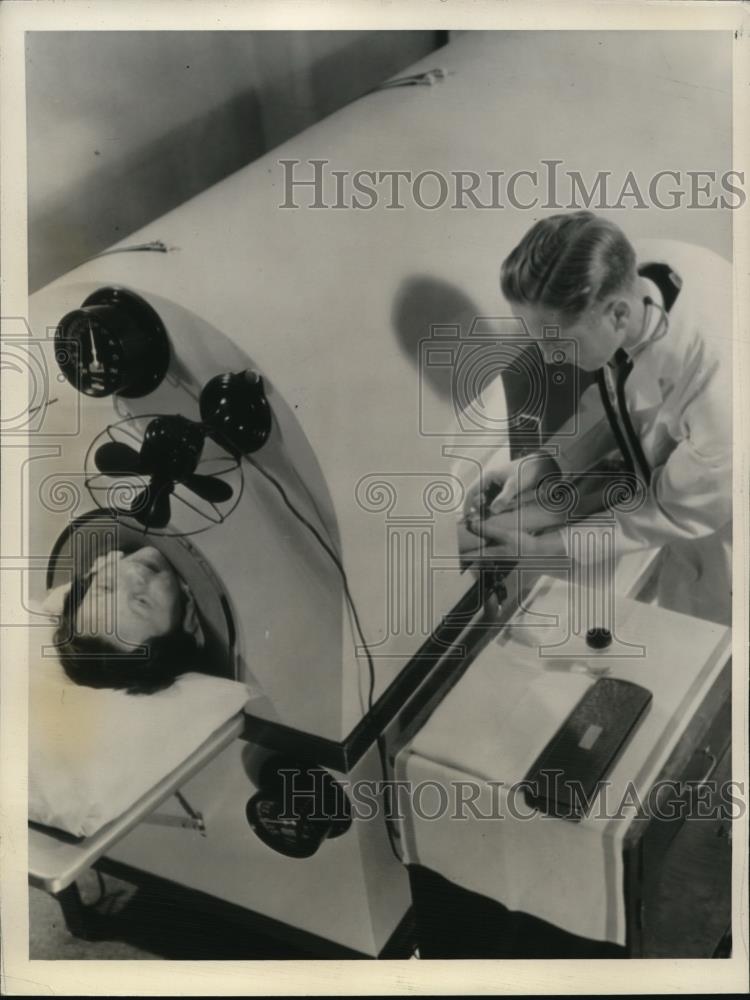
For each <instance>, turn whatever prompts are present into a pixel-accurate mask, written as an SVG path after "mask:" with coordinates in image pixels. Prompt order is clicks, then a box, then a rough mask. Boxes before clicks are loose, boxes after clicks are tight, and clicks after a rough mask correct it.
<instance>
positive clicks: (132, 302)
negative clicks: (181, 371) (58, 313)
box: [55, 288, 170, 397]
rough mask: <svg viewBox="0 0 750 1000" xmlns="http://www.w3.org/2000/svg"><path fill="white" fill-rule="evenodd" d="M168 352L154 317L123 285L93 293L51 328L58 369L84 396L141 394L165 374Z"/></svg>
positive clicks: (162, 331) (162, 328) (143, 302)
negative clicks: (55, 326) (54, 329)
mask: <svg viewBox="0 0 750 1000" xmlns="http://www.w3.org/2000/svg"><path fill="white" fill-rule="evenodd" d="M169 356H170V352H169V341H168V338H167V333H166V330H165V329H164V326H163V324H162V322H161V320H160V319H159V317H158V315H157V314H156V313H155V312H154V310H153V309H152V308H151V306H149V305H148V303H147V302H145V301H144V300H143V299H141V298H140V297H139V296H137V295H134V294H133V293H132V292H128V291H125V290H124V289H119V288H102V289H99V290H98V291H97V292H94V293H93V295H90V296H89V297H88V298H87V299H86V301H85V302H84V303H83V305H82V306H81V308H80V309H74V310H73V312H70V313H68V314H67V315H66V316H63V318H62V319H61V320H60V323H59V325H58V328H57V330H56V331H55V357H56V360H57V363H58V365H59V367H60V371H61V372H62V373H63V375H64V376H65V378H66V379H67V380H68V382H70V384H71V385H73V386H75V388H76V389H78V391H79V392H82V393H83V394H84V395H86V396H95V397H100V396H111V395H112V394H114V393H116V394H118V395H121V396H130V397H136V396H145V395H146V394H147V393H149V392H153V390H154V389H156V388H157V386H158V385H159V384H160V383H161V381H162V379H163V378H164V376H165V375H166V372H167V368H168V367H169Z"/></svg>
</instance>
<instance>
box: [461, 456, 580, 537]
mask: <svg viewBox="0 0 750 1000" xmlns="http://www.w3.org/2000/svg"><path fill="white" fill-rule="evenodd" d="M559 472H560V468H559V466H558V464H557V462H556V461H555V460H554V458H552V457H551V456H550V455H547V454H545V453H543V452H540V453H539V454H535V455H526V456H524V457H523V458H516V459H512V460H511V459H508V460H505V461H503V462H501V463H500V464H498V465H493V464H492V463H490V464H489V465H487V466H486V467H485V468H484V469H483V471H482V475H481V477H480V479H479V482H477V483H475V485H474V486H472V487H471V489H470V490H468V492H467V494H466V501H465V503H464V517H465V518H466V519H467V521H468V520H469V519H470V518H471V517H475V516H477V515H481V514H484V513H487V511H485V510H484V506H483V498H484V497H485V495H486V494H487V492H488V490H491V489H492V487H495V490H493V492H495V493H496V495H495V499H494V500H493V501H492V503H491V504H490V505H489V510H490V511H491V512H498V511H503V510H507V509H508V508H510V507H514V506H516V505H517V504H518V502H519V499H520V498H521V497H522V496H523V495H525V494H526V495H528V494H533V492H534V491H535V490H536V488H537V486H538V485H539V483H540V482H541V481H542V479H544V477H545V476H548V475H553V474H554V473H559ZM498 490H499V492H496V491H498Z"/></svg>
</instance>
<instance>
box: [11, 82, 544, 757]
mask: <svg viewBox="0 0 750 1000" xmlns="http://www.w3.org/2000/svg"><path fill="white" fill-rule="evenodd" d="M472 73H474V70H473V69H472V68H471V67H470V66H469V65H467V66H466V67H465V70H464V79H463V80H458V79H457V80H451V79H450V78H449V79H448V80H447V81H446V83H445V84H444V89H443V91H442V92H441V93H440V96H439V94H438V89H437V88H435V89H434V93H433V90H432V89H429V90H428V89H427V88H425V90H428V92H426V93H420V94H417V95H413V94H410V95H409V100H408V101H406V100H404V95H403V94H394V93H379V94H377V93H376V94H372V95H370V96H369V97H365V98H363V99H362V100H361V101H359V102H358V103H357V105H356V106H355V108H350V109H345V110H344V111H342V112H340V113H338V114H336V115H333V116H332V117H331V118H329V119H327V120H326V121H324V122H322V123H320V124H319V125H318V126H317V127H316V128H315V129H313V130H310V131H308V132H306V133H303V134H302V135H300V136H298V137H296V139H294V140H292V141H291V142H290V143H287V144H285V145H284V146H283V147H280V149H278V150H275V151H274V152H273V153H272V154H269V155H267V156H265V157H263V158H262V159H260V160H258V161H256V162H255V163H253V164H252V165H250V166H248V167H247V168H245V169H243V170H241V171H240V172H238V173H236V174H234V175H232V176H231V177H229V178H227V179H226V180H225V181H223V182H221V183H219V184H217V185H216V186H215V187H213V188H211V189H210V190H208V191H206V192H204V193H203V194H201V195H200V196H198V197H196V198H194V199H193V200H191V201H189V202H187V203H186V204H184V205H182V206H181V207H180V208H178V209H176V210H174V211H172V212H171V213H169V214H168V215H166V216H164V217H162V218H161V219H159V220H157V221H155V222H153V223H151V224H150V225H148V226H147V227H145V228H144V229H143V230H141V231H140V232H138V233H135V234H133V235H132V236H130V237H129V238H128V239H127V240H125V241H123V244H122V246H123V248H124V247H127V246H132V245H135V244H141V243H144V242H147V241H152V240H160V241H162V242H163V243H164V244H165V245H166V246H167V247H169V248H170V249H169V250H168V251H167V252H166V253H155V252H127V253H110V254H108V255H105V256H102V257H100V258H98V259H95V260H93V261H91V262H89V263H87V264H85V265H83V266H81V267H79V268H77V269H76V270H74V271H72V272H71V273H70V274H68V275H66V276H65V277H64V278H62V279H60V280H58V281H56V282H54V283H53V284H51V285H49V286H47V287H46V288H45V289H43V290H41V291H40V292H38V293H36V294H35V295H33V296H32V298H31V302H30V323H31V327H32V330H33V335H34V337H35V338H38V339H41V340H45V341H46V342H47V350H49V337H50V336H51V331H52V330H53V329H54V327H55V326H56V325H57V323H58V322H59V320H60V318H61V317H62V316H63V315H64V314H65V313H66V312H68V311H69V310H71V309H75V308H77V307H78V306H80V304H81V303H82V301H83V300H84V298H85V297H86V296H87V295H88V294H89V293H90V292H91V291H93V290H94V289H96V288H98V287H101V286H105V285H116V286H122V287H125V288H128V289H131V290H133V291H135V292H137V293H138V294H140V295H141V296H143V297H144V298H145V299H146V300H147V301H148V302H149V303H150V304H151V305H152V306H153V307H154V308H155V309H156V311H157V312H158V313H159V315H160V317H161V319H162V321H163V322H164V324H165V326H166V328H167V331H168V334H169V338H170V342H171V347H172V363H171V366H170V370H169V373H168V375H167V378H166V379H165V381H164V382H163V383H162V385H161V386H160V387H159V388H158V389H157V390H156V392H154V393H151V394H150V395H148V396H145V397H143V398H141V399H136V400H129V401H125V400H122V399H119V400H118V401H117V404H116V408H115V407H114V406H113V403H112V401H111V400H108V399H104V400H91V399H88V398H83V397H76V393H75V391H74V390H72V389H71V388H70V387H69V386H68V385H67V384H62V383H60V384H57V383H55V389H54V394H55V395H56V396H57V398H58V402H57V403H56V404H55V406H52V407H50V408H49V410H48V416H47V418H46V421H45V426H44V434H43V435H42V436H40V437H39V441H50V442H51V441H54V442H55V443H56V444H59V445H60V446H61V455H60V457H59V459H50V458H45V459H44V460H43V461H40V462H39V463H32V465H33V466H35V472H34V474H35V475H39V476H44V475H49V473H50V471H51V470H52V466H54V467H55V468H56V469H58V470H59V471H61V472H62V473H69V474H74V475H76V476H79V475H80V473H81V471H82V467H83V456H84V455H85V452H86V449H87V448H88V446H89V444H90V443H91V440H92V439H93V438H94V437H95V435H96V434H97V433H98V432H99V431H100V430H101V429H102V428H103V427H104V426H106V424H107V423H111V422H112V420H113V417H114V416H115V414H116V413H119V414H120V415H124V413H125V412H134V413H135V412H139V413H172V412H179V413H182V414H184V415H185V416H189V417H197V396H198V393H199V390H200V387H201V386H202V385H203V384H205V382H206V381H207V380H208V379H209V378H210V377H211V376H213V375H215V374H217V373H218V372H222V371H235V370H241V369H243V368H246V367H253V368H255V369H257V370H258V371H259V372H260V373H261V374H262V375H263V377H264V380H265V382H266V386H267V389H268V396H269V401H270V403H271V406H272V409H273V412H274V430H273V433H272V438H271V440H270V441H269V442H268V444H267V446H266V447H265V448H263V449H262V450H261V451H259V452H258V453H256V455H255V458H256V460H257V461H258V462H261V463H264V464H265V465H267V467H268V468H269V470H270V471H272V472H274V473H275V474H276V475H277V476H278V478H279V479H280V480H282V481H283V483H284V485H285V487H286V488H287V489H288V490H289V492H290V496H292V497H293V499H294V501H295V502H296V503H297V505H298V506H299V507H300V509H301V510H302V511H303V512H304V513H305V515H306V516H308V517H310V518H311V520H313V521H314V522H315V523H316V524H317V525H319V526H321V527H322V528H324V529H325V532H326V533H327V535H328V537H330V538H331V540H332V541H333V542H334V543H335V547H336V549H337V551H338V552H339V554H340V556H341V559H342V561H343V563H344V566H345V568H346V572H347V575H348V579H349V583H350V587H351V592H352V596H353V598H354V601H355V603H356V605H357V608H358V611H359V616H360V618H361V621H362V625H363V629H364V633H365V636H366V638H367V642H368V645H369V646H370V648H371V650H372V653H373V658H374V663H375V675H376V680H375V690H374V697H375V698H377V696H378V695H379V694H381V693H382V692H383V691H384V690H385V688H386V687H387V686H388V684H389V683H390V682H391V681H392V680H393V679H394V677H396V675H397V674H398V673H399V672H400V671H401V670H402V669H403V667H404V666H405V665H406V663H408V661H409V659H410V658H411V657H412V656H413V655H414V654H415V653H416V652H417V650H418V649H419V647H420V646H421V645H422V643H423V642H424V641H425V639H426V638H427V637H428V636H429V634H430V633H431V631H432V630H433V628H434V627H435V625H436V624H437V623H438V622H439V621H440V620H441V618H442V617H443V616H444V615H446V614H447V613H448V612H449V611H450V610H451V609H452V608H453V607H454V606H455V605H456V603H457V601H458V600H459V599H460V597H461V596H462V595H463V594H464V593H465V592H466V591H467V589H468V587H469V584H470V582H471V580H470V578H469V576H467V575H464V576H461V575H460V574H459V572H458V560H457V557H456V543H455V520H456V512H457V511H458V510H459V509H460V506H461V499H462V494H461V483H460V481H459V479H458V478H456V476H455V473H454V472H453V471H452V470H453V468H454V466H455V458H451V457H450V455H449V454H447V453H446V450H448V451H450V449H446V446H447V444H448V443H449V440H450V439H449V438H446V436H445V432H446V430H448V431H450V430H451V428H453V429H455V406H454V400H453V398H452V387H451V372H450V370H449V369H446V368H445V367H441V366H440V365H439V364H437V365H433V364H430V363H424V352H423V346H424V345H421V346H420V342H422V341H426V340H428V339H434V337H435V336H437V335H440V336H442V337H443V339H444V340H445V339H447V340H448V341H450V342H454V341H455V339H456V338H457V337H458V336H460V335H461V334H463V335H466V333H467V332H468V330H469V328H470V326H471V323H472V321H473V320H474V319H475V318H476V317H477V316H487V315H493V314H497V312H498V310H499V308H500V307H499V304H498V302H497V299H496V295H497V292H496V288H497V285H496V280H497V279H496V273H497V266H498V263H499V257H498V255H499V250H498V242H497V229H496V226H497V222H496V217H495V221H494V222H493V223H492V224H491V225H490V220H489V219H488V220H484V219H481V220H480V221H481V225H477V220H478V217H477V215H475V214H473V213H472V218H473V226H472V230H471V236H470V238H469V234H468V231H467V230H466V225H467V222H466V216H465V214H463V213H457V212H449V211H445V212H443V211H441V212H436V213H431V212H429V211H425V210H423V209H420V208H418V207H416V206H415V205H414V204H413V203H410V204H409V207H408V208H405V209H404V210H395V211H389V210H388V209H387V208H385V207H383V206H380V205H379V206H378V207H377V208H376V209H375V210H373V211H359V212H358V211H356V210H348V211H335V210H325V211H316V210H313V209H308V208H300V209H298V210H295V209H282V208H280V207H279V205H280V204H281V203H282V201H283V200H284V190H283V173H282V168H281V167H280V166H279V163H278V161H279V160H281V159H298V160H300V161H301V163H300V165H299V167H298V170H299V171H301V172H302V173H301V174H300V175H299V176H307V177H309V176H311V170H312V168H311V167H310V165H309V162H308V161H310V160H312V159H315V158H318V159H330V156H331V150H334V149H335V163H334V162H331V163H330V167H331V168H335V169H342V170H347V169H351V170H357V169H361V168H362V167H363V165H366V166H367V167H368V169H373V170H377V169H381V170H388V169H394V167H395V166H396V165H398V156H399V150H400V149H401V138H402V135H403V131H402V129H413V123H414V111H415V109H414V102H415V101H417V102H419V103H420V104H421V106H422V109H423V111H424V113H428V114H430V115H436V114H437V112H438V110H440V113H441V115H445V116H446V117H445V119H444V124H443V128H445V129H447V128H448V127H449V122H450V119H451V115H457V114H458V113H459V111H460V109H461V108H463V107H464V103H463V101H462V102H459V103H456V104H455V106H454V103H455V102H454V97H452V96H451V88H452V87H454V86H459V87H461V88H464V87H466V86H472V84H471V74H472ZM475 82H476V81H475ZM413 89H414V88H413ZM415 89H418V90H420V91H421V90H422V88H415ZM438 99H439V101H440V103H439V105H438V104H436V103H435V102H437V101H438ZM429 102H432V104H430V103H429ZM490 110H491V109H489V108H488V109H487V112H488V113H489V112H490ZM346 116H350V117H351V119H352V126H353V124H354V122H355V121H356V128H354V127H352V128H351V129H349V128H344V127H342V125H343V124H345V121H344V118H345V117H346ZM446 135H447V133H446ZM476 142H477V150H476V152H477V155H481V157H482V160H481V162H489V160H488V159H487V157H488V151H489V146H488V137H487V135H486V134H484V133H483V132H482V130H481V129H479V130H478V131H477V137H476ZM417 145H418V146H421V145H424V146H425V148H424V149H423V150H422V153H421V160H422V161H423V162H424V165H425V169H426V168H427V166H428V165H429V166H430V167H431V168H436V167H437V168H439V167H440V166H441V165H445V166H446V168H447V166H448V165H449V162H450V161H451V156H450V155H449V144H446V148H445V149H442V148H440V149H435V148H433V147H432V144H431V142H430V141H428V139H427V137H425V139H424V142H423V143H417ZM427 147H429V148H427ZM484 147H487V148H486V149H485V148H484ZM443 160H445V163H444V164H443V163H442V161H443ZM365 161H366V163H365ZM428 161H429V164H428ZM453 165H454V166H455V164H453ZM304 194H305V189H300V196H299V199H298V200H299V201H300V203H301V204H306V201H305V199H304V198H303V197H302V196H303V195H304ZM334 197H335V194H334V192H332V191H331V192H329V198H330V200H333V199H334ZM415 213H416V214H418V221H419V225H418V226H417V225H416V224H415ZM482 214H483V213H479V215H480V216H481V215H482ZM484 214H489V215H492V214H493V213H484ZM522 221H523V222H524V223H525V221H526V220H525V219H524V220H522ZM454 237H456V239H457V240H458V242H457V243H452V242H451V241H452V240H453V238H454ZM115 249H116V248H115ZM433 325H437V326H439V327H440V330H439V331H438V332H437V333H436V332H435V331H434V330H433V331H431V327H432V326H433ZM420 352H422V357H421V359H420ZM51 368H52V370H53V371H55V366H54V362H52V361H51ZM420 368H421V369H422V370H420ZM53 378H54V376H53ZM74 397H76V398H74ZM74 411H75V412H79V413H80V417H81V421H80V426H79V430H78V431H76V432H75V433H73V434H68V431H67V430H66V429H65V425H66V422H68V421H70V420H71V419H72V417H71V414H72V413H73V412H74ZM118 419H119V417H118ZM484 443H485V444H486V441H484ZM496 443H497V444H500V443H501V440H500V439H498V440H497V442H496ZM245 483H246V485H245V494H244V496H243V500H242V504H241V506H240V507H239V508H238V509H237V510H235V511H234V513H233V514H232V515H231V516H230V517H229V518H228V520H227V521H226V522H225V523H224V524H222V525H218V526H216V527H214V528H211V529H210V530H208V531H207V532H205V533H204V534H202V535H199V536H196V538H195V539H194V542H195V544H196V546H198V547H199V548H200V550H201V551H202V552H203V553H204V554H205V556H206V558H207V559H208V560H209V561H210V562H211V564H212V566H213V567H214V569H215V571H216V572H217V573H219V574H220V576H221V578H222V580H223V583H224V585H225V587H226V590H227V593H228V594H229V596H230V599H231V602H232V607H233V611H234V614H235V617H236V619H237V622H238V630H239V648H240V650H241V656H242V661H243V663H244V664H246V665H247V667H248V668H249V669H250V670H251V671H252V673H253V674H254V676H255V677H256V678H257V680H258V681H259V682H260V684H261V685H262V686H263V688H264V690H265V692H266V693H267V695H268V697H269V700H270V703H271V704H272V705H273V714H274V716H275V718H276V719H277V721H280V722H283V723H284V724H286V725H289V726H292V727H294V728H295V729H300V730H304V731H305V732H314V733H316V734H318V735H321V736H325V737H328V738H330V739H334V740H338V739H341V738H342V737H343V736H345V735H346V734H348V733H349V732H350V731H351V729H352V727H353V726H354V725H356V723H357V722H358V721H359V719H360V718H361V717H362V715H363V714H364V713H365V712H366V710H367V701H368V696H369V690H368V689H369V679H368V670H367V663H366V660H365V658H364V657H363V656H362V655H359V656H358V655H357V653H356V648H355V647H356V646H357V645H358V640H357V639H356V638H355V633H354V632H353V630H352V623H351V620H350V619H351V616H350V614H349V613H348V611H347V608H346V605H345V603H344V600H343V594H342V586H341V580H340V578H339V576H338V573H337V571H336V569H335V567H334V566H333V564H332V563H331V561H330V559H329V558H328V557H327V556H326V555H325V554H324V553H323V552H322V551H321V550H320V548H319V547H318V546H317V545H316V543H315V542H314V540H313V539H311V537H310V536H309V534H308V533H306V532H305V531H304V529H303V528H302V527H301V526H300V525H299V524H298V523H297V522H295V520H294V519H293V518H292V517H291V515H289V514H288V512H287V511H285V510H284V509H283V507H282V505H281V504H280V502H279V499H278V497H277V496H276V495H275V494H274V492H273V490H272V489H271V488H270V487H269V486H268V484H267V483H265V482H263V481H261V479H260V477H259V476H258V475H257V473H256V472H255V470H253V469H252V468H250V467H247V466H246V468H245ZM81 492H82V494H83V495H82V496H81V500H80V504H79V505H78V507H77V509H76V510H75V511H72V512H71V511H65V512H63V513H59V514H54V515H53V514H50V513H49V512H48V511H43V512H42V511H36V512H35V513H34V514H33V517H34V524H33V525H32V530H33V531H34V533H35V534H36V535H37V537H38V538H40V539H42V538H44V539H45V542H46V544H47V545H48V551H49V548H50V547H51V545H52V544H53V542H54V538H55V537H56V535H57V534H59V531H60V530H62V527H64V524H65V523H67V522H66V519H69V517H70V515H71V513H74V514H79V513H82V512H83V511H84V510H86V509H90V508H92V507H93V506H94V505H93V503H92V502H91V500H90V498H89V497H88V496H87V495H86V491H85V490H82V491H81ZM61 525H62V527H61Z"/></svg>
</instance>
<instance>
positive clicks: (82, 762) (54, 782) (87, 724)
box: [29, 627, 255, 837]
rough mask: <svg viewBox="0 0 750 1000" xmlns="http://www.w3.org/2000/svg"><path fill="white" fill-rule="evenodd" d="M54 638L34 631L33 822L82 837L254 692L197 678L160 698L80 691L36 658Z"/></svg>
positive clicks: (51, 663) (49, 662)
mask: <svg viewBox="0 0 750 1000" xmlns="http://www.w3.org/2000/svg"><path fill="white" fill-rule="evenodd" d="M51 631H52V630H51V629H50V630H49V631H48V630H47V629H46V628H40V627H36V628H33V629H31V632H32V635H33V639H32V644H31V648H32V656H31V659H30V663H29V675H30V676H29V698H30V700H29V819H30V820H32V821H34V822H36V823H41V824H43V825H44V826H52V827H56V828H57V829H60V830H65V831H67V832H68V833H72V834H74V835H75V836H84V837H87V836H90V835H91V834H93V833H96V831H97V830H99V829H100V828H101V827H102V826H104V825H105V824H107V823H109V822H110V821H111V820H113V819H115V818H116V817H117V816H120V815H121V814H122V813H124V812H125V811H126V810H127V809H129V808H130V806H132V805H133V803H135V802H136V801H137V800H138V799H140V798H141V796H143V795H145V794H146V792H148V791H149V789H151V788H152V787H153V786H154V785H155V784H157V783H158V782H159V781H161V780H162V779H163V778H165V777H166V776H167V775H168V774H169V773H170V772H171V771H173V770H174V769H175V768H176V767H178V766H179V765H180V764H181V763H182V762H183V761H184V760H185V759H186V758H187V757H188V756H190V754H191V753H193V752H194V751H195V750H197V749H198V747H199V746H200V745H201V744H202V743H203V742H204V741H205V740H206V739H208V737H209V736H211V734H212V733H214V732H215V731H216V730H217V729H218V728H219V727H220V726H222V725H223V724H224V723H225V722H226V721H227V720H228V719H230V718H231V717H232V716H233V715H236V714H237V713H238V712H239V711H240V710H241V709H242V708H243V707H244V705H245V704H246V703H247V702H248V700H249V699H250V698H251V697H252V696H253V694H254V693H255V692H253V691H252V690H250V689H249V688H248V687H247V686H246V685H245V684H241V683H239V682H237V681H232V680H225V679H223V678H219V677H210V676H208V675H206V674H197V673H190V674H184V675H182V676H181V677H178V678H177V680H176V681H175V682H174V684H173V685H172V686H171V687H169V688H166V689H165V690H163V691H158V692H156V693H155V694H146V695H144V694H139V695H132V694H126V693H124V692H123V691H112V690H109V689H95V688H89V687H83V686H80V685H77V684H74V683H73V682H72V681H71V680H69V678H68V677H67V676H66V674H65V672H64V670H63V669H62V666H61V665H60V663H59V662H58V661H57V660H56V659H55V658H54V657H52V656H50V657H42V656H41V655H39V653H40V649H41V644H42V643H50V642H51Z"/></svg>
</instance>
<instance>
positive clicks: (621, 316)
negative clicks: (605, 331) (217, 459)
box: [605, 299, 630, 332]
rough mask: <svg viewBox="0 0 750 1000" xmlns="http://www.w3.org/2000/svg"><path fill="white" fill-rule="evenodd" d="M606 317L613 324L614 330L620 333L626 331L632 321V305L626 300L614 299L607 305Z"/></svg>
mask: <svg viewBox="0 0 750 1000" xmlns="http://www.w3.org/2000/svg"><path fill="white" fill-rule="evenodd" d="M605 315H606V316H607V318H608V319H609V321H610V322H611V324H612V327H613V329H615V330H617V331H618V332H620V331H621V330H624V329H626V327H627V325H628V322H629V320H630V303H629V302H628V301H627V300H626V299H612V301H611V302H609V303H608V304H607V308H606V309H605Z"/></svg>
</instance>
